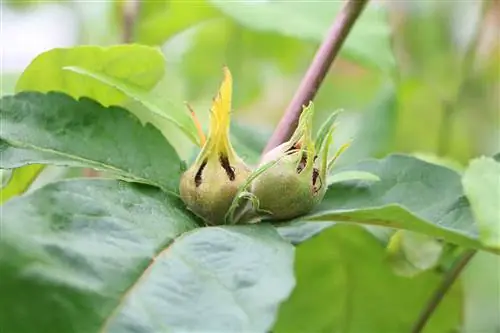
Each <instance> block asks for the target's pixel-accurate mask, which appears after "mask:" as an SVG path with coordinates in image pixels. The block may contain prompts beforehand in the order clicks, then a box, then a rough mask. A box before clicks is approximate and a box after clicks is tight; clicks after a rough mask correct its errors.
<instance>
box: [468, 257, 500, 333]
mask: <svg viewBox="0 0 500 333" xmlns="http://www.w3.org/2000/svg"><path fill="white" fill-rule="evenodd" d="M461 278H462V285H463V289H464V300H465V304H464V305H463V312H464V314H463V326H462V330H461V331H462V332H464V333H477V332H499V331H500V316H499V315H498V314H499V313H500V256H496V255H493V254H491V253H486V252H479V253H477V254H476V255H475V256H474V258H472V260H471V261H470V262H469V264H468V265H467V267H465V269H464V271H463V272H462V274H461Z"/></svg>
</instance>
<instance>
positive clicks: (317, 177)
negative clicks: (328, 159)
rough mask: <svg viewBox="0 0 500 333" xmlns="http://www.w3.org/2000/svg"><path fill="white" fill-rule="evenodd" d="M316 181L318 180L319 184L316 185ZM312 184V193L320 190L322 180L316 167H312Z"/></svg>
mask: <svg viewBox="0 0 500 333" xmlns="http://www.w3.org/2000/svg"><path fill="white" fill-rule="evenodd" d="M318 181H319V186H316V183H317V182H318ZM312 184H313V192H314V194H316V193H318V192H319V190H321V187H323V182H322V180H321V177H320V176H319V170H318V168H314V169H313V174H312Z"/></svg>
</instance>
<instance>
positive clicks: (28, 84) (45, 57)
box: [2, 45, 164, 197]
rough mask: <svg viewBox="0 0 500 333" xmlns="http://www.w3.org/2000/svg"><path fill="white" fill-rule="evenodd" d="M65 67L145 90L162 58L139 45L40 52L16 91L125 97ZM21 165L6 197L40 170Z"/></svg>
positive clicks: (110, 100) (108, 99)
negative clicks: (99, 75) (82, 70)
mask: <svg viewBox="0 0 500 333" xmlns="http://www.w3.org/2000/svg"><path fill="white" fill-rule="evenodd" d="M66 66H79V67H81V68H85V69H87V70H94V71H96V72H98V73H101V74H103V75H107V76H109V77H111V78H115V79H117V80H122V81H123V82H125V83H126V84H130V85H132V86H134V87H137V89H144V90H148V89H151V88H153V87H154V86H155V85H156V83H157V82H158V81H159V80H160V78H161V77H162V76H163V71H164V59H163V55H162V54H161V52H160V51H159V50H158V49H156V48H151V47H146V46H140V45H118V46H112V47H108V48H102V47H97V46H77V47H73V48H57V49H53V50H50V51H47V52H44V53H42V54H40V55H39V56H38V57H36V58H35V59H34V60H33V61H32V62H31V64H30V65H29V66H28V67H27V68H26V69H25V70H24V72H23V74H22V75H21V76H20V78H19V80H18V81H17V84H16V92H20V91H26V90H29V91H32V90H36V91H41V92H48V91H52V90H57V91H62V92H65V93H67V94H69V95H71V96H73V97H75V98H78V97H81V96H86V97H91V98H94V99H96V100H98V101H99V102H101V103H102V104H103V105H111V104H120V103H122V102H123V101H125V99H126V98H127V96H126V95H125V94H123V93H122V92H120V91H118V90H116V89H115V88H114V87H112V86H109V85H106V84H104V83H101V82H99V81H96V80H95V79H93V78H90V77H82V76H81V75H79V74H76V73H72V72H69V71H66V70H64V67H66ZM25 168H26V169H24V168H23V169H24V170H23V169H21V170H16V171H14V174H15V175H16V176H15V177H13V178H11V179H12V181H15V183H13V184H7V185H6V187H5V190H2V193H3V192H5V191H8V192H9V193H10V194H9V196H12V195H16V194H20V193H22V192H23V191H24V190H25V189H26V188H27V187H28V186H29V184H31V183H32V182H34V180H35V178H36V176H37V175H38V174H39V173H40V172H41V171H42V169H43V167H42V166H40V167H39V170H38V172H33V171H34V169H35V167H34V166H30V167H25ZM29 176H31V177H29ZM21 184H22V185H21ZM20 185H21V186H20ZM4 197H7V195H4Z"/></svg>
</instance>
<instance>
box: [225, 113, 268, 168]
mask: <svg viewBox="0 0 500 333" xmlns="http://www.w3.org/2000/svg"><path fill="white" fill-rule="evenodd" d="M230 134H231V144H232V145H233V147H234V149H235V150H236V152H238V155H239V156H240V157H241V158H242V159H243V160H244V161H245V162H246V163H248V164H253V165H257V164H258V163H259V160H260V155H261V154H262V151H263V150H264V147H265V146H266V142H267V140H268V138H270V137H271V133H269V132H268V131H266V130H263V129H262V128H257V127H250V126H246V125H243V124H241V123H238V122H236V121H234V122H232V124H231V131H230Z"/></svg>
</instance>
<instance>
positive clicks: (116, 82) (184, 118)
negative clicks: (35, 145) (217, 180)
mask: <svg viewBox="0 0 500 333" xmlns="http://www.w3.org/2000/svg"><path fill="white" fill-rule="evenodd" d="M65 69H66V70H69V71H72V72H74V73H79V74H81V75H84V76H88V77H91V78H94V79H96V80H98V81H100V82H103V83H105V84H107V85H109V86H111V87H115V88H116V89H117V90H119V91H121V92H122V93H124V94H126V95H127V96H128V97H130V98H131V99H133V100H135V101H137V102H139V103H141V104H142V105H144V106H145V107H146V108H147V109H148V110H149V111H150V112H151V115H150V116H149V117H148V119H145V120H146V121H149V122H151V124H153V125H154V126H155V127H156V128H158V129H159V130H161V131H163V130H165V125H164V124H165V122H168V123H171V124H174V125H175V126H176V127H177V128H179V129H180V130H181V131H182V132H183V133H184V134H185V135H186V136H187V138H188V139H190V140H191V141H192V142H193V143H194V144H199V142H198V141H199V139H198V137H197V135H196V128H195V127H194V124H193V121H192V120H191V118H190V117H189V116H188V113H187V112H186V110H182V111H181V110H180V107H178V106H175V105H174V104H173V103H169V104H170V105H169V106H170V110H169V111H174V112H170V113H167V112H165V111H164V110H162V109H161V108H160V107H158V106H157V105H156V104H155V103H154V101H153V99H152V98H151V96H150V95H149V92H148V91H147V90H145V89H141V88H138V87H135V86H132V85H131V84H130V83H127V82H124V81H123V80H120V79H117V78H114V77H111V76H109V75H106V74H101V73H98V72H95V71H91V70H87V69H85V68H81V67H76V66H69V67H65ZM136 115H137V116H138V117H140V114H136Z"/></svg>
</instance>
